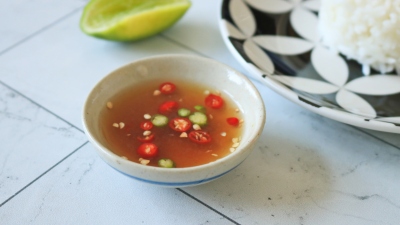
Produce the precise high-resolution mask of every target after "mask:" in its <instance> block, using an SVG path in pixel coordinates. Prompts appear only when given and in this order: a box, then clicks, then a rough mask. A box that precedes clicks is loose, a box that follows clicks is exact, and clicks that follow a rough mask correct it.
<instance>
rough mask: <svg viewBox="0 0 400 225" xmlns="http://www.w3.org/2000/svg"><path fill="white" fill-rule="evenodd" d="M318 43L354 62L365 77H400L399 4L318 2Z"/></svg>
mask: <svg viewBox="0 0 400 225" xmlns="http://www.w3.org/2000/svg"><path fill="white" fill-rule="evenodd" d="M318 28H319V32H320V35H321V38H322V43H323V44H324V45H326V46H327V47H329V48H330V49H332V50H334V51H336V52H340V53H342V54H343V55H345V56H347V57H348V58H349V59H354V60H357V61H358V62H359V63H360V64H361V65H362V68H363V73H364V74H365V75H368V74H369V73H370V67H372V68H374V69H375V70H378V71H380V72H381V73H387V72H391V71H393V70H394V69H396V70H397V72H398V73H397V74H400V0H321V8H320V11H319V27H318Z"/></svg>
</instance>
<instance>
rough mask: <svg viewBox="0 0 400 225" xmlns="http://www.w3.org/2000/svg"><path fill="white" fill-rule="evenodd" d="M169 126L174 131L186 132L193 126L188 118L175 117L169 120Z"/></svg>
mask: <svg viewBox="0 0 400 225" xmlns="http://www.w3.org/2000/svg"><path fill="white" fill-rule="evenodd" d="M169 127H171V129H172V130H174V131H179V132H185V131H188V130H189V129H190V128H191V127H192V122H190V120H188V119H186V118H175V119H173V120H171V121H169Z"/></svg>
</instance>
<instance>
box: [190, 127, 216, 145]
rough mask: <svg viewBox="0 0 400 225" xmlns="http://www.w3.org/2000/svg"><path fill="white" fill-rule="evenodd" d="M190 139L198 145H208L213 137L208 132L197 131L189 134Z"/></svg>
mask: <svg viewBox="0 0 400 225" xmlns="http://www.w3.org/2000/svg"><path fill="white" fill-rule="evenodd" d="M189 139H190V140H191V141H193V142H195V143H198V144H207V143H210V142H211V136H210V134H208V133H207V132H206V131H201V130H195V131H191V132H190V133H189Z"/></svg>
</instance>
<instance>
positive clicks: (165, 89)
mask: <svg viewBox="0 0 400 225" xmlns="http://www.w3.org/2000/svg"><path fill="white" fill-rule="evenodd" d="M159 89H160V91H161V93H163V94H172V93H174V92H175V89H176V86H175V84H173V83H171V82H165V83H162V84H161V85H160V88H159Z"/></svg>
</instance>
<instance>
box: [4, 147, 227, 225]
mask: <svg viewBox="0 0 400 225" xmlns="http://www.w3.org/2000/svg"><path fill="white" fill-rule="evenodd" d="M21 202H25V204H21ZM0 221H2V223H3V224H177V225H179V224H182V225H184V224H221V225H223V224H232V222H231V221H229V220H228V219H227V218H225V217H224V216H222V215H220V214H218V213H215V212H214V211H212V210H210V209H209V208H207V207H204V206H203V205H202V204H199V203H198V202H196V201H195V200H193V199H191V198H189V197H188V196H187V195H185V194H183V193H182V192H180V191H178V190H176V189H172V188H171V189H169V188H159V187H153V186H148V185H145V184H142V183H139V182H137V181H134V180H132V179H131V178H128V177H126V176H124V175H122V174H120V173H118V172H117V171H115V170H113V169H111V167H109V166H108V165H107V164H106V163H105V162H103V161H102V160H101V159H100V158H99V157H98V156H97V155H96V154H95V151H94V149H93V148H92V146H91V145H90V144H87V145H85V146H84V147H83V148H81V149H79V150H78V151H77V152H76V153H74V154H73V155H71V156H70V157H69V158H68V159H66V160H64V161H63V162H62V163H60V164H59V165H58V166H57V167H56V168H54V169H53V170H52V171H50V172H49V173H47V174H46V176H43V177H42V178H40V179H39V180H38V181H36V182H35V183H33V184H32V185H30V186H29V187H27V188H26V190H24V191H23V192H22V193H20V194H19V195H17V196H16V197H15V198H13V199H11V200H10V201H9V202H8V203H7V204H5V205H4V206H3V207H1V208H0Z"/></svg>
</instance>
